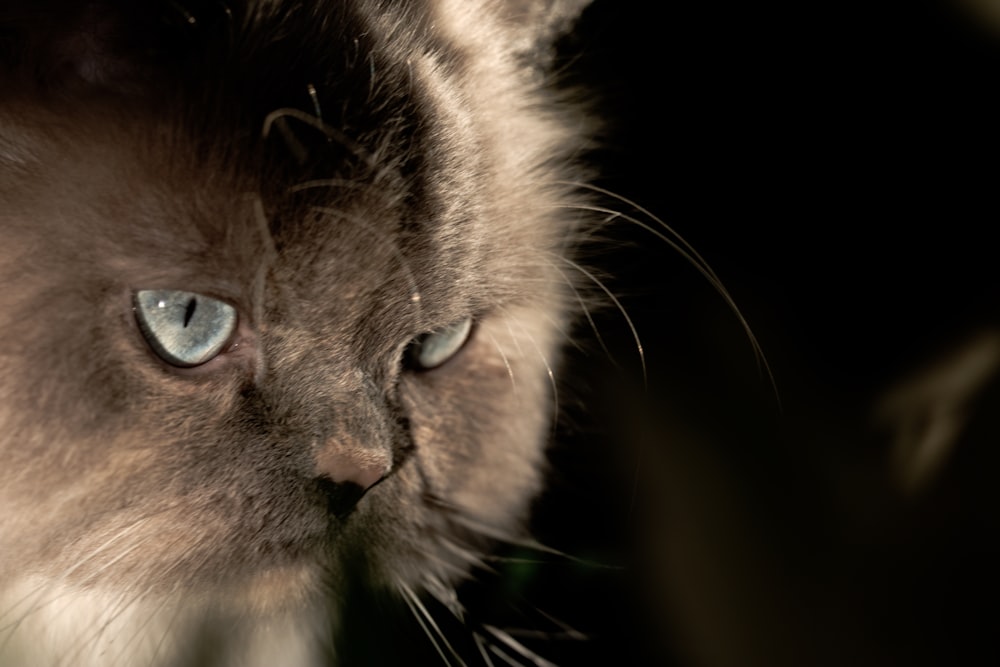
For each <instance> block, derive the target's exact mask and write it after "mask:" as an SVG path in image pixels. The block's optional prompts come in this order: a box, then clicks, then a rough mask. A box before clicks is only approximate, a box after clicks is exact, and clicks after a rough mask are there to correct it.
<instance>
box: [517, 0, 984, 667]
mask: <svg viewBox="0 0 1000 667" xmlns="http://www.w3.org/2000/svg"><path fill="white" fill-rule="evenodd" d="M972 4H973V3H971V2H970V3H965V4H963V3H960V2H955V3H948V2H943V1H933V2H932V1H917V2H908V3H887V2H839V3H792V2H770V3H748V2H728V1H723V2H672V3H654V2H645V3H643V2H622V1H619V2H611V1H607V2H605V1H602V0H598V1H597V2H596V3H595V4H594V5H593V6H592V7H591V8H590V9H589V10H588V11H587V13H586V15H585V16H584V19H583V21H582V23H581V24H580V26H579V29H578V30H577V32H576V33H575V34H574V35H573V36H572V37H570V38H569V39H567V40H566V42H565V44H564V49H563V52H564V53H565V58H564V61H563V63H564V69H563V70H562V72H563V77H564V82H566V83H568V84H570V86H571V87H572V86H573V85H579V86H580V87H581V89H582V90H585V91H589V92H588V93H585V96H587V99H589V100H590V101H591V102H592V104H593V107H594V109H595V110H596V112H597V115H598V116H599V117H600V118H601V119H603V121H604V123H605V124H604V129H603V132H602V135H601V137H600V138H601V143H600V148H598V149H597V150H596V151H595V152H594V153H593V154H592V156H591V160H592V162H593V163H594V164H595V165H596V167H597V168H598V170H599V173H600V178H599V179H598V183H600V184H601V185H602V186H604V187H606V188H608V189H609V190H612V191H614V192H616V193H619V194H621V195H622V196H624V197H626V198H628V199H629V200H632V201H635V202H637V203H638V204H640V205H641V206H642V207H644V208H646V209H648V210H649V211H650V212H651V213H653V214H655V215H656V216H658V217H659V218H661V219H662V220H663V221H664V222H666V223H667V224H668V225H670V226H671V227H673V228H674V229H675V230H676V231H677V232H678V233H679V234H680V235H681V236H682V237H683V238H684V239H686V240H687V241H688V242H689V243H690V244H691V245H693V246H694V248H695V249H697V251H698V252H699V253H701V254H702V255H703V256H704V257H705V258H706V260H707V261H708V263H709V264H710V265H711V266H712V267H713V268H714V270H715V271H716V272H717V273H718V275H719V277H720V279H721V280H722V282H723V283H724V284H725V286H726V288H727V289H728V290H729V291H730V292H731V293H732V295H733V298H734V299H735V302H736V303H737V305H738V306H739V308H740V309H741V311H742V312H743V314H744V315H745V317H746V319H747V321H748V323H749V325H750V327H751V328H752V330H753V332H754V334H755V335H756V336H757V338H758V339H759V342H760V345H761V347H762V349H763V353H764V355H765V356H766V359H767V362H768V364H769V366H770V370H771V371H772V372H773V375H774V387H772V385H771V383H770V381H769V380H768V378H767V375H766V373H763V374H762V373H761V371H760V369H759V366H758V364H757V361H756V359H755V357H754V354H753V348H752V346H751V344H750V342H749V341H748V339H747V336H746V334H745V332H744V331H743V330H742V329H741V327H740V324H739V322H738V320H737V318H736V317H735V316H734V314H733V313H732V311H731V310H730V309H729V308H728V306H727V305H726V304H725V302H724V300H723V299H722V298H721V297H720V296H719V295H718V294H717V293H716V292H715V291H714V289H713V288H712V287H711V286H710V285H709V283H708V281H707V280H705V279H704V277H702V276H701V275H699V273H698V272H697V271H696V270H694V269H693V268H692V267H691V266H690V264H688V263H687V262H686V261H685V260H684V259H683V258H682V257H680V255H679V254H678V253H676V252H674V251H673V250H671V249H670V248H668V247H667V246H666V244H664V243H663V242H662V241H658V240H656V239H655V238H653V237H652V236H651V235H649V234H648V232H646V231H643V230H641V229H639V228H638V227H636V226H634V225H630V224H628V223H625V222H619V223H616V224H615V225H614V226H612V227H611V228H609V230H608V236H609V237H611V238H612V239H613V242H612V243H611V244H609V247H607V248H605V251H604V253H603V254H601V253H598V254H597V255H596V256H595V258H594V260H593V261H594V263H595V264H596V265H597V266H599V267H600V268H601V269H602V270H603V272H602V273H601V275H603V276H605V277H606V282H607V284H608V286H609V287H610V288H611V289H612V291H613V292H615V294H617V295H618V296H619V297H620V298H621V301H622V304H623V306H624V308H625V310H626V311H627V312H628V314H629V315H630V316H631V318H632V320H633V321H634V323H635V325H636V327H637V329H638V331H639V334H640V337H641V339H642V341H643V347H644V353H645V361H646V369H647V372H648V375H649V381H648V386H647V387H645V388H643V387H641V386H640V385H641V381H640V380H639V378H640V377H641V374H642V371H641V369H640V368H639V367H638V364H637V361H636V358H637V354H636V351H635V345H634V343H633V341H632V338H631V334H630V332H629V331H628V330H627V327H625V326H624V322H623V318H622V317H621V316H620V314H619V313H618V312H616V310H615V309H609V311H608V312H606V313H603V314H602V315H601V316H600V317H598V328H599V329H600V330H601V332H602V336H603V338H604V339H605V341H606V342H608V344H609V346H610V347H611V350H612V354H613V356H614V357H615V359H616V361H617V362H618V364H619V365H621V366H624V370H610V369H609V367H608V366H607V365H605V364H604V363H602V359H601V357H602V356H603V355H602V354H600V352H599V351H596V350H595V347H594V346H593V345H591V346H590V347H589V348H588V347H586V346H584V347H585V349H584V351H583V352H579V351H577V352H574V353H573V354H572V355H571V363H570V367H571V368H572V369H573V370H572V371H571V373H570V375H569V380H567V382H566V383H565V384H566V385H567V386H566V387H565V388H564V390H565V392H568V393H569V394H570V395H573V396H576V397H578V398H579V403H580V406H581V412H583V411H587V414H588V417H579V416H578V415H577V414H576V413H574V410H573V405H572V400H570V401H567V409H566V410H565V411H564V419H565V421H566V423H567V424H568V426H566V427H565V428H564V431H565V433H563V434H562V437H561V438H560V441H559V444H558V445H557V446H556V448H555V449H554V451H553V462H554V466H555V470H554V474H553V488H552V490H551V492H550V494H549V495H548V496H547V497H546V498H545V499H544V500H543V502H542V503H541V504H540V506H539V511H538V519H537V521H536V533H537V534H538V535H539V536H540V538H541V539H543V541H546V542H547V543H549V544H555V545H556V546H558V547H559V548H560V549H562V550H564V551H567V552H568V553H570V554H573V555H582V556H583V557H584V558H589V557H590V556H591V555H593V557H594V560H595V561H596V562H598V563H604V564H607V563H614V564H618V565H622V569H621V570H616V569H614V568H611V569H604V570H602V569H601V568H599V567H596V568H592V569H590V570H587V568H586V567H582V568H580V567H578V568H575V569H574V568H573V567H571V566H570V565H566V564H564V565H563V566H561V567H560V566H559V565H553V564H549V565H546V566H544V567H542V568H541V573H540V574H539V573H537V572H536V576H537V577H538V578H539V579H540V580H541V581H542V582H544V583H539V584H536V585H537V586H538V589H537V590H536V591H533V593H534V594H535V595H536V596H537V599H538V600H539V602H538V606H539V607H540V608H542V609H558V610H560V613H561V614H562V616H561V620H565V619H572V621H573V623H574V627H577V628H580V629H582V630H583V631H584V632H585V633H586V634H587V635H588V636H590V638H591V639H590V641H589V642H586V643H583V644H582V647H581V646H579V645H576V646H575V645H573V644H572V642H566V641H564V642H562V643H559V642H554V641H549V642H548V644H547V645H545V644H542V645H540V648H539V652H540V653H541V654H542V655H550V656H553V659H554V660H555V661H556V662H560V661H561V663H562V664H611V663H618V664H648V663H655V662H662V663H665V664H676V665H713V666H714V665H731V664H738V665H778V664H787V665H819V664H829V665H839V664H871V665H891V664H910V665H912V664H920V665H923V664H927V665H937V664H981V663H989V662H994V661H996V660H997V657H998V656H997V653H998V652H1000V651H998V649H997V647H996V646H995V642H994V641H992V638H993V637H994V636H995V628H996V622H997V620H998V619H997V613H996V611H995V610H994V609H992V608H991V607H992V605H991V603H990V602H989V601H990V600H991V599H995V596H996V593H997V592H998V586H997V583H998V579H997V574H996V563H997V562H998V561H997V558H996V557H997V556H998V555H1000V553H998V550H997V548H996V546H995V544H994V542H995V533H996V530H997V527H998V526H1000V522H998V520H997V518H998V514H997V510H998V509H1000V503H998V494H997V492H996V491H995V490H994V489H995V487H996V486H997V485H996V483H995V482H994V481H993V480H994V479H995V476H996V471H997V468H996V464H997V463H1000V460H998V455H997V445H998V444H1000V441H998V438H997V436H998V435H1000V428H998V426H997V420H996V418H995V416H994V413H995V412H996V410H995V409H994V406H996V405H998V403H997V402H996V398H997V389H996V387H992V388H990V389H988V390H987V391H986V392H985V394H984V398H982V399H981V401H980V402H979V403H978V404H977V408H976V412H975V414H974V415H973V416H972V417H971V419H970V422H969V424H968V428H967V431H966V433H965V434H964V435H963V437H962V438H961V439H960V440H959V442H958V443H957V445H956V446H955V448H954V451H953V452H952V454H951V458H950V459H949V461H948V462H947V463H946V464H945V466H943V468H942V469H941V470H940V471H939V472H938V474H937V476H936V477H935V478H934V479H933V480H932V482H931V483H929V484H928V485H927V486H926V487H925V488H924V489H923V490H922V491H921V492H920V493H917V494H909V495H908V494H905V493H903V492H901V491H900V489H899V488H898V486H895V485H894V484H893V480H892V475H891V469H890V466H889V460H890V458H889V434H887V433H885V432H883V431H880V430H879V429H878V428H877V425H876V424H875V422H874V419H873V413H874V412H875V406H876V405H877V402H878V400H879V397H880V396H881V395H883V394H884V393H885V392H886V391H887V390H889V389H890V388H891V387H892V386H894V385H895V384H896V383H898V382H900V381H901V380H902V379H903V378H905V377H906V376H907V375H908V374H909V373H910V372H912V371H914V370H916V369H919V368H922V367H924V365H925V364H927V363H929V362H930V361H931V360H933V359H935V358H937V357H938V356H939V355H941V354H947V353H948V351H949V350H952V349H954V348H955V346H957V345H961V344H962V343H964V342H967V341H968V340H969V339H970V338H971V337H973V336H975V335H977V334H978V333H981V332H984V331H995V330H996V327H997V325H998V323H1000V322H998V314H1000V313H998V310H997V308H996V307H995V299H996V294H997V288H998V287H1000V279H998V278H1000V276H998V272H997V270H996V266H997V260H996V258H995V255H996V252H995V249H994V245H993V237H994V235H993V233H992V229H991V226H992V223H994V221H995V220H996V219H997V210H998V205H997V195H998V188H997V176H998V170H997V168H996V165H997V155H998V148H1000V141H998V137H1000V133H998V132H997V127H998V120H1000V102H998V99H997V98H998V95H997V86H996V82H997V77H998V73H1000V24H998V25H994V26H991V25H990V24H989V23H988V22H986V21H985V20H983V19H982V17H980V16H978V15H976V14H975V13H974V12H972V11H969V9H968V7H969V6H971V5H972ZM605 203H607V202H605ZM612 205H613V206H615V204H612ZM616 206H617V207H618V208H620V209H621V210H627V211H630V212H631V213H635V211H634V209H629V208H628V207H627V206H625V205H624V204H620V203H619V204H617V205H616ZM636 215H637V217H638V218H639V219H640V220H642V221H644V222H647V223H648V222H650V218H649V216H644V215H642V214H636ZM581 337H582V338H586V331H583V332H581ZM581 368H585V369H590V370H591V371H592V372H591V373H589V374H588V373H587V372H586V371H581V370H580V369H581ZM775 387H776V391H775ZM609 389H610V391H609ZM775 393H777V395H778V397H780V399H778V398H776V396H775ZM779 400H780V405H779ZM595 405H600V406H604V408H606V410H605V411H604V412H602V411H601V410H595ZM595 414H599V415H604V416H607V415H610V417H609V419H607V420H605V421H602V420H601V418H600V417H597V418H595V417H594V415H595ZM623 416H624V418H623ZM595 422H597V423H596V424H595ZM608 423H615V424H616V425H615V426H607V424H608ZM637 468H638V472H636V469H637ZM633 483H636V484H637V485H638V491H637V492H636V495H635V497H634V498H633V495H632V494H633V488H632V484H633ZM546 568H548V569H546ZM553 613H554V614H555V612H553ZM555 615H558V614H555ZM567 622H568V621H567ZM569 646H575V647H574V648H567V647H569ZM546 651H547V653H546Z"/></svg>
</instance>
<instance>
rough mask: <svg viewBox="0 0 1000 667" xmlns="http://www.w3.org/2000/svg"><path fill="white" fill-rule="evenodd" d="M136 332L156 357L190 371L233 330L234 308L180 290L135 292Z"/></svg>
mask: <svg viewBox="0 0 1000 667" xmlns="http://www.w3.org/2000/svg"><path fill="white" fill-rule="evenodd" d="M133 307H134V310H135V315H136V320H137V321H138V323H139V329H140V330H141V331H142V335H143V336H144V337H145V338H146V342H147V343H149V346H150V347H151V348H153V351H154V352H156V354H157V356H159V357H160V358H161V359H163V360H164V361H165V362H167V363H168V364H171V365H172V366H179V367H181V368H191V367H193V366H200V365H202V364H204V363H207V362H209V361H211V360H212V359H214V358H215V357H216V356H218V354H219V353H220V352H222V350H223V348H224V347H225V346H226V344H227V343H228V342H229V341H230V339H231V338H232V336H233V332H234V331H235V330H236V324H237V319H238V318H237V315H236V309H235V308H233V307H232V306H231V305H229V304H228V303H225V302H224V301H219V300H218V299H213V298H211V297H208V296H205V295H203V294H198V293H195V292H185V291H183V290H139V291H138V292H136V293H135V296H134V297H133Z"/></svg>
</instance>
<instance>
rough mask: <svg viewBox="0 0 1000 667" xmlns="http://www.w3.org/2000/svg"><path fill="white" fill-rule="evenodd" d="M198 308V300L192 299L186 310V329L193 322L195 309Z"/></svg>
mask: <svg viewBox="0 0 1000 667" xmlns="http://www.w3.org/2000/svg"><path fill="white" fill-rule="evenodd" d="M197 307H198V299H195V298H193V297H192V298H191V300H190V301H188V303H187V308H186V309H185V310H184V328H185V329H186V328H187V325H188V324H190V322H191V317H193V316H194V309H195V308H197Z"/></svg>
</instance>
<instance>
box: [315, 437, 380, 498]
mask: <svg viewBox="0 0 1000 667" xmlns="http://www.w3.org/2000/svg"><path fill="white" fill-rule="evenodd" d="M316 467H317V468H318V471H319V473H320V475H322V476H323V477H326V478H328V479H329V480H330V481H332V482H333V483H334V484H353V485H355V486H358V487H361V490H362V491H367V490H368V489H370V488H372V487H373V486H375V484H376V483H377V482H378V481H379V480H381V479H382V478H383V477H385V476H386V475H387V474H388V473H389V468H390V462H389V461H388V457H383V456H380V455H379V453H378V452H372V453H369V452H347V451H343V450H339V449H335V448H333V447H326V448H325V449H324V450H323V451H322V452H320V454H319V455H318V456H317V457H316Z"/></svg>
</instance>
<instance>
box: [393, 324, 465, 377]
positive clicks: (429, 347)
mask: <svg viewBox="0 0 1000 667" xmlns="http://www.w3.org/2000/svg"><path fill="white" fill-rule="evenodd" d="M471 333H472V318H471V317H466V318H465V319H464V320H461V321H459V322H455V323H454V324H452V325H450V326H447V327H444V328H443V329H438V330H437V331H432V332H430V333H425V334H423V335H421V336H417V337H416V338H415V339H413V341H412V342H411V343H410V347H409V349H408V350H407V361H408V363H409V365H410V366H411V367H412V368H413V369H415V370H420V371H428V370H431V369H432V368H437V367H438V366H440V365H442V364H443V363H445V362H446V361H448V360H449V359H451V358H452V357H454V356H455V355H456V354H458V352H459V350H461V349H462V347H463V346H464V345H465V341H467V340H468V339H469V334H471Z"/></svg>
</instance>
